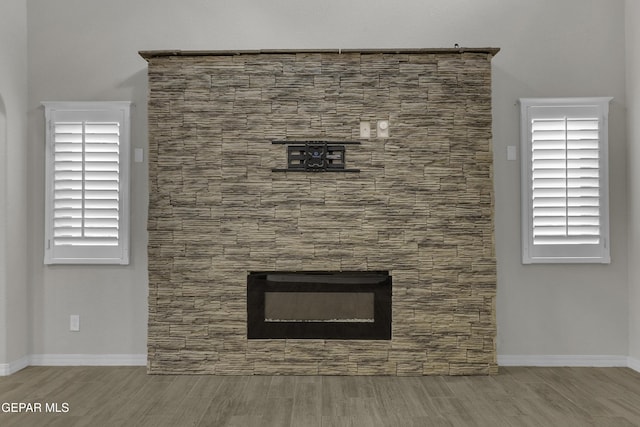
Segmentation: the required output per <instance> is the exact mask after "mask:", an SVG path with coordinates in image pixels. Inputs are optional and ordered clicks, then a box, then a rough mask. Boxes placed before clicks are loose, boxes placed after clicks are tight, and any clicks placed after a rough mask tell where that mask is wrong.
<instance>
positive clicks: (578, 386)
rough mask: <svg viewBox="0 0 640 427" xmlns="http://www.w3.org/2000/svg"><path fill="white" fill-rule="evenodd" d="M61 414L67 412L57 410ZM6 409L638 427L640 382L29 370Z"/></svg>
mask: <svg viewBox="0 0 640 427" xmlns="http://www.w3.org/2000/svg"><path fill="white" fill-rule="evenodd" d="M12 403H14V404H15V405H14V408H13V409H19V406H18V405H19V404H20V403H23V404H28V403H30V404H32V406H31V409H33V410H37V409H38V406H37V404H38V403H39V404H40V405H41V411H42V412H35V413H34V412H22V413H11V412H6V411H11V409H12V407H11V404H12ZM47 404H48V408H47ZM53 404H57V406H56V407H55V408H57V410H58V411H59V412H58V413H55V412H47V409H49V411H52V410H53V409H54V405H53ZM63 404H67V405H68V411H67V412H64V411H65V405H63ZM0 405H2V407H1V408H0V426H3V427H8V426H20V427H31V426H33V427H36V426H64V427H69V426H109V427H111V426H153V427H158V426H172V427H173V426H242V427H248V426H260V427H264V426H302V427H313V426H363V427H364V426H366V427H370V426H394V427H395V426H401V427H408V426H420V427H423V426H465V427H466V426H492V427H494V426H562V427H565V426H580V427H583V426H612V427H619V426H640V373H637V372H634V371H632V370H630V369H626V368H501V369H500V374H499V375H497V376H493V377H286V376H272V377H269V376H262V377H261V376H255V377H238V376H228V377H227V376H225V377H220V376H182V375H178V376H150V375H147V374H146V371H145V368H142V367H29V368H27V369H24V370H22V371H20V372H18V373H16V374H14V375H11V376H8V377H0ZM28 409H29V408H28V407H26V408H23V411H25V410H28Z"/></svg>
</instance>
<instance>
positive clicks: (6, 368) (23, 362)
mask: <svg viewBox="0 0 640 427" xmlns="http://www.w3.org/2000/svg"><path fill="white" fill-rule="evenodd" d="M29 360H30V359H29V356H24V357H22V358H20V359H18V360H15V361H13V362H10V363H0V377H4V376H7V375H11V374H14V373H16V372H18V371H19V370H21V369H24V368H26V367H27V366H29Z"/></svg>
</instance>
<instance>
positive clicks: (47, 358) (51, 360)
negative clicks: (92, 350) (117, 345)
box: [29, 354, 147, 366]
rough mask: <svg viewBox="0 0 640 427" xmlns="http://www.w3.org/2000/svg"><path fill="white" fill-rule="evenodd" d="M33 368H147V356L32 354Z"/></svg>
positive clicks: (31, 363)
mask: <svg viewBox="0 0 640 427" xmlns="http://www.w3.org/2000/svg"><path fill="white" fill-rule="evenodd" d="M29 364H30V365H32V366H146V365H147V355H146V354H32V355H31V357H30V363H29Z"/></svg>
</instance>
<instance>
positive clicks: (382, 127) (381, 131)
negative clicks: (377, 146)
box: [376, 120, 389, 138]
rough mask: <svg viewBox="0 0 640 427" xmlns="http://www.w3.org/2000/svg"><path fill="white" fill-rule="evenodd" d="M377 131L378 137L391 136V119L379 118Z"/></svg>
mask: <svg viewBox="0 0 640 427" xmlns="http://www.w3.org/2000/svg"><path fill="white" fill-rule="evenodd" d="M376 131H377V134H378V138H388V137H389V120H378V125H377V129H376Z"/></svg>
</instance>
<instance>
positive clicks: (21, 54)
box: [0, 0, 29, 370]
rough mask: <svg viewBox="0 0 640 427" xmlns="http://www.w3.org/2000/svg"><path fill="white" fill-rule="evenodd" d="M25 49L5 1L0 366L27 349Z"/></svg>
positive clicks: (1, 22) (22, 8)
mask: <svg viewBox="0 0 640 427" xmlns="http://www.w3.org/2000/svg"><path fill="white" fill-rule="evenodd" d="M26 51H27V8H26V0H5V1H3V2H2V4H1V5H0V64H2V65H1V66H0V365H4V366H7V365H9V364H11V363H12V362H15V361H18V360H19V359H21V358H23V357H24V356H26V355H27V353H28V347H27V346H28V331H29V328H28V324H29V313H28V305H27V284H28V282H27V277H26V257H27V247H26V242H25V239H24V234H25V233H26V230H27V224H26V220H25V216H26V208H27V204H26V195H25V192H26V191H27V185H26V181H27V180H26V177H27V169H26V153H27V148H26V138H27V136H26V110H27V107H26V105H27V53H26ZM9 368H10V369H13V368H12V367H11V366H9ZM0 370H2V369H1V368H0Z"/></svg>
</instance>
